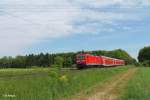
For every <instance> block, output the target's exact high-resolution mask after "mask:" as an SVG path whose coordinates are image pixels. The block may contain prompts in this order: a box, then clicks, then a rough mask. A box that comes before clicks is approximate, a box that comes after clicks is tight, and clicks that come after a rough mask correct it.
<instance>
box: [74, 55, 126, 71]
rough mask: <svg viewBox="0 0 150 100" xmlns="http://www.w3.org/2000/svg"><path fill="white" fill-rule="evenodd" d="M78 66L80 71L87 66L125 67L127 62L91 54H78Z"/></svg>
mask: <svg viewBox="0 0 150 100" xmlns="http://www.w3.org/2000/svg"><path fill="white" fill-rule="evenodd" d="M76 64H77V67H78V68H79V69H81V68H84V67H87V66H120V65H124V64H125V61H124V60H121V59H116V58H110V57H106V56H94V55H91V54H86V53H82V54H78V55H77V56H76Z"/></svg>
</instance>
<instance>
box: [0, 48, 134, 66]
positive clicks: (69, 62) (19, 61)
mask: <svg viewBox="0 0 150 100" xmlns="http://www.w3.org/2000/svg"><path fill="white" fill-rule="evenodd" d="M81 52H85V53H90V54H93V55H103V56H108V57H114V58H118V59H123V60H125V61H126V64H134V63H136V60H135V59H133V58H132V57H131V56H130V55H129V54H128V53H127V52H126V51H124V50H122V49H117V50H113V51H105V50H96V51H79V52H68V53H55V54H50V53H46V54H44V53H40V54H29V55H25V56H16V57H11V56H9V57H6V56H5V57H2V58H0V68H31V67H34V66H36V67H51V66H52V65H54V64H55V63H57V60H56V58H57V59H61V61H63V64H62V67H72V66H73V65H75V63H76V54H79V53H81Z"/></svg>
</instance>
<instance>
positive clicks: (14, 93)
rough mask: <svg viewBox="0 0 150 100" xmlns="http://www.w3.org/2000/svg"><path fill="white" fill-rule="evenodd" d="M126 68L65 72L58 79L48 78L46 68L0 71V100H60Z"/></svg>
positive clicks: (126, 68) (48, 70)
mask: <svg viewBox="0 0 150 100" xmlns="http://www.w3.org/2000/svg"><path fill="white" fill-rule="evenodd" d="M129 68H130V67H115V68H99V69H87V70H82V71H79V70H65V71H63V74H64V75H63V76H62V77H60V78H58V79H54V78H52V77H50V75H49V72H50V69H48V68H46V69H42V68H35V69H1V70H0V99H1V100H10V99H11V100H59V99H60V100H62V98H67V97H69V96H71V95H74V94H75V93H77V92H79V91H81V90H84V89H87V88H88V87H90V86H92V85H95V84H97V83H99V82H102V81H104V80H105V79H108V78H109V77H111V76H112V75H115V74H118V73H120V72H123V71H126V70H128V69H129ZM64 76H65V77H64ZM62 80H63V81H62Z"/></svg>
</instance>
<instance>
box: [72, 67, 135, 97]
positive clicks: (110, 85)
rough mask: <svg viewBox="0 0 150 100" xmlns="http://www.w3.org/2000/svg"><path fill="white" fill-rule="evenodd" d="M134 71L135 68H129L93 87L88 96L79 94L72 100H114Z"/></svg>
mask: <svg viewBox="0 0 150 100" xmlns="http://www.w3.org/2000/svg"><path fill="white" fill-rule="evenodd" d="M136 70H137V68H131V69H129V70H128V71H126V72H124V73H120V74H117V75H115V76H113V77H112V78H111V79H109V80H108V81H106V82H105V83H104V84H100V85H98V86H95V87H94V88H93V89H92V90H91V91H90V92H89V93H88V94H85V93H81V94H79V95H77V96H75V97H74V99H73V100H116V99H117V97H118V96H119V94H120V92H121V91H122V88H124V86H125V85H126V83H127V82H128V80H129V79H130V78H131V77H132V76H133V74H134V73H135V72H136Z"/></svg>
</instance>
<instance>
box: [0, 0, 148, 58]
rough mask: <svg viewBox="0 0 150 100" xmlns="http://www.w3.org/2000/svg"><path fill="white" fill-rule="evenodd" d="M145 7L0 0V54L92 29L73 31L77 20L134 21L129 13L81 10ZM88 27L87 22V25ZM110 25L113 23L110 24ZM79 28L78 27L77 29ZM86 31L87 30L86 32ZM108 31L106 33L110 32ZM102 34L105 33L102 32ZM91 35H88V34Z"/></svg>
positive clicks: (100, 0) (82, 0)
mask: <svg viewBox="0 0 150 100" xmlns="http://www.w3.org/2000/svg"><path fill="white" fill-rule="evenodd" d="M141 4H142V6H143V5H144V6H145V5H146V6H147V5H149V4H150V1H149V0H143V1H141V0H139V1H136V0H127V1H125V0H74V1H69V0H1V2H0V45H1V49H0V52H1V53H0V55H3V54H4V53H6V54H7V53H8V54H10V55H11V54H16V53H18V52H19V51H20V50H21V49H23V48H25V47H26V46H27V45H30V44H33V43H36V42H37V41H38V40H40V39H44V38H54V37H62V36H68V35H71V34H73V33H75V32H85V30H86V29H87V30H86V31H87V32H91V31H93V30H95V28H94V27H95V26H94V27H92V28H89V27H91V25H85V26H81V28H75V27H74V26H73V22H74V21H77V20H80V21H82V20H84V19H87V20H96V21H99V22H102V23H107V24H108V23H111V24H112V23H113V22H115V21H118V20H121V21H127V20H138V19H139V17H137V16H136V15H134V14H131V13H123V12H122V13H117V12H111V11H110V12H97V11H94V10H89V9H86V10H85V9H84V10H83V9H82V7H84V5H89V6H90V7H101V8H102V7H106V6H111V5H119V6H121V7H124V6H131V5H132V6H133V5H134V6H137V5H141ZM89 24H90V23H89ZM113 24H114V23H113ZM79 27H80V26H79ZM88 28H89V30H88ZM112 30H113V29H112V28H110V30H109V29H108V31H112ZM102 31H107V29H106V28H105V29H103V30H102ZM91 33H92V32H91Z"/></svg>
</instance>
